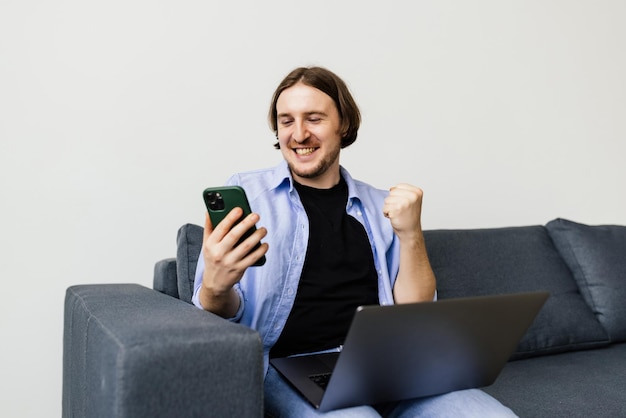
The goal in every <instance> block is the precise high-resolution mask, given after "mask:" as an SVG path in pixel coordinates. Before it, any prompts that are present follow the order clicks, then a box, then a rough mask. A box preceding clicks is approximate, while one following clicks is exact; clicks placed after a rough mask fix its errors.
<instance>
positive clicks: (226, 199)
mask: <svg viewBox="0 0 626 418" xmlns="http://www.w3.org/2000/svg"><path fill="white" fill-rule="evenodd" d="M202 196H203V198H204V204H205V205H206V208H207V210H208V211H209V217H210V218H211V223H212V224H213V227H215V226H217V224H218V223H220V222H221V221H222V220H223V219H224V218H225V217H226V215H228V213H229V212H230V211H231V210H233V209H234V208H237V207H239V208H241V209H243V215H242V216H241V218H239V220H238V221H237V223H239V222H240V221H241V220H242V219H243V218H245V217H246V216H248V215H249V214H250V213H251V212H252V211H251V210H250V204H249V203H248V198H247V197H246V192H245V191H244V190H243V189H242V188H241V187H239V186H224V187H209V188H206V189H204V192H203V193H202ZM254 231H256V227H255V226H254V225H253V226H252V228H250V229H249V230H248V231H246V233H245V234H244V235H243V236H242V237H241V239H240V240H239V242H238V243H237V245H239V243H241V241H243V240H245V239H246V238H248V237H249V236H250V235H252V233H254ZM260 246H261V244H260V243H259V244H258V245H257V246H256V247H255V248H254V249H253V251H254V250H255V249H257V248H259V247H260ZM263 264H265V256H262V257H261V258H259V259H258V260H257V261H256V262H255V263H254V264H253V265H254V266H262V265H263Z"/></svg>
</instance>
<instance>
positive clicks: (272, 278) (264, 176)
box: [192, 161, 400, 370]
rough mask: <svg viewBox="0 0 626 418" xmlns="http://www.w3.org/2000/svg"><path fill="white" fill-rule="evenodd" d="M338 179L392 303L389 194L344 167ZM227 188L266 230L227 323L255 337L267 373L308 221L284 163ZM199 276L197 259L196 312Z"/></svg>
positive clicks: (395, 252) (394, 264)
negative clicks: (238, 191) (241, 196)
mask: <svg viewBox="0 0 626 418" xmlns="http://www.w3.org/2000/svg"><path fill="white" fill-rule="evenodd" d="M341 174H342V176H343V178H344V179H345V180H346V183H347V185H348V203H347V206H346V211H347V213H348V214H349V215H350V216H352V217H354V218H355V219H357V220H358V221H359V222H360V223H361V224H362V225H363V226H364V228H365V231H366V232H367V236H368V237H369V241H370V244H371V246H372V254H373V255H374V263H375V266H376V272H377V273H378V298H379V301H380V304H381V305H390V304H393V303H394V300H393V293H392V289H393V285H394V282H395V279H396V276H397V275H398V270H399V258H400V257H399V242H398V239H397V237H396V235H395V234H394V232H393V229H392V227H391V223H390V222H389V220H388V219H387V218H385V217H384V216H383V212H382V211H383V205H384V199H385V197H386V196H387V195H388V191H385V190H378V189H375V188H374V187H372V186H370V185H368V184H366V183H363V182H361V181H358V180H354V179H352V177H351V176H350V174H349V173H348V172H347V171H346V170H345V169H344V168H343V167H342V168H341ZM227 183H228V185H239V186H241V187H243V189H244V190H245V191H246V195H247V197H248V200H249V202H250V208H251V209H252V211H253V212H256V213H258V214H259V215H260V217H261V220H260V221H259V223H258V224H257V225H258V226H264V227H265V228H267V236H266V237H265V238H264V239H263V241H264V242H267V243H268V244H269V250H268V252H267V254H266V258H267V262H266V263H265V265H264V266H261V267H250V268H248V269H247V270H246V272H245V274H244V276H243V278H242V279H241V281H240V282H239V283H237V284H236V285H235V290H236V291H237V293H238V294H239V297H240V300H241V303H240V305H239V311H238V312H237V314H236V315H235V317H234V318H232V320H233V321H236V322H240V323H241V324H244V325H247V326H249V327H251V328H253V329H255V330H257V331H258V332H259V334H260V335H261V339H262V340H263V354H264V360H265V361H264V365H265V370H267V365H268V359H269V351H270V349H271V348H272V346H273V345H274V343H276V341H277V340H278V337H279V336H280V334H281V332H282V330H283V327H284V326H285V322H286V321H287V317H288V316H289V313H290V311H291V308H292V306H293V303H294V300H295V297H296V291H297V289H298V282H299V280H300V276H301V274H302V267H303V265H304V258H305V255H306V250H307V244H308V240H309V220H308V217H307V214H306V212H305V210H304V207H303V206H302V202H301V201H300V197H299V196H298V193H297V191H296V189H295V188H294V185H293V179H292V177H291V174H290V171H289V168H288V166H287V163H286V162H285V161H283V162H282V163H281V164H280V165H278V166H276V167H274V168H271V169H265V170H258V171H252V172H248V173H242V174H236V175H234V176H233V177H231V178H230V179H229V180H228V182H227ZM203 272H204V259H203V257H200V258H199V260H198V266H197V268H196V276H195V283H194V293H193V299H192V300H193V303H194V304H195V305H196V306H197V307H199V308H202V306H201V305H200V301H199V300H198V290H199V289H200V286H201V284H202V274H203Z"/></svg>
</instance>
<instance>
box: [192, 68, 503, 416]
mask: <svg viewBox="0 0 626 418" xmlns="http://www.w3.org/2000/svg"><path fill="white" fill-rule="evenodd" d="M360 120H361V119H360V113H359V110H358V107H357V105H356V103H355V102H354V99H353V98H352V96H351V94H350V92H349V90H348V88H347V87H346V85H345V83H344V82H343V81H342V80H341V79H340V78H339V77H337V76H336V75H335V74H334V73H332V72H330V71H328V70H326V69H324V68H320V67H308V68H297V69H295V70H293V71H292V72H291V73H290V74H288V75H287V76H286V77H285V78H284V79H283V81H282V82H281V83H280V84H279V86H278V88H277V89H276V91H275V93H274V96H273V99H272V103H271V105H270V112H269V122H270V125H271V127H272V129H273V131H274V132H275V134H276V138H277V140H278V141H277V143H276V145H275V147H276V148H278V149H280V151H281V152H282V155H283V159H284V161H283V162H282V163H281V164H279V165H278V166H277V167H274V168H271V169H265V170H258V171H253V172H248V173H241V174H237V175H234V176H233V177H231V179H230V180H229V182H228V183H229V184H236V185H239V186H242V187H243V188H244V189H245V190H246V193H247V195H248V198H249V200H250V206H251V208H252V210H253V211H254V213H252V214H251V215H249V216H248V217H246V218H244V219H243V220H242V221H241V223H239V224H237V225H236V221H237V220H238V219H239V218H240V217H241V214H242V212H241V209H239V208H236V209H234V210H233V211H232V212H231V213H230V214H229V215H228V216H227V217H226V218H225V219H224V221H222V222H221V223H220V224H219V225H217V226H215V228H214V227H213V225H212V224H211V221H210V219H209V218H208V216H207V217H206V222H205V233H204V244H203V250H202V255H201V257H200V258H199V260H198V267H197V271H196V279H195V286H194V296H193V301H194V304H195V305H196V306H198V307H199V308H202V309H206V310H208V311H211V312H214V313H216V314H218V315H221V316H223V317H225V318H229V319H230V320H232V321H237V322H240V323H242V324H245V325H247V326H249V327H252V328H254V329H256V330H257V331H258V332H259V334H260V336H261V338H262V340H263V346H264V360H265V363H264V367H265V371H266V377H265V413H266V415H268V416H274V417H279V416H280V417H283V416H298V417H309V416H320V415H324V416H329V417H332V416H342V417H344V416H346V417H347V416H355V417H369V416H372V417H380V416H394V417H400V416H402V417H415V416H480V417H488V416H497V417H503V416H512V415H513V414H512V412H511V411H510V410H508V409H507V408H505V407H504V406H502V405H501V404H500V403H499V402H497V401H496V400H495V399H493V398H491V397H489V396H488V395H487V394H485V393H484V392H482V391H480V390H467V391H459V392H454V393H451V394H446V395H441V396H437V397H432V398H427V399H421V400H420V399H417V400H407V401H402V402H394V403H390V404H385V405H374V406H361V407H355V408H349V409H344V410H338V411H332V412H329V413H327V414H321V413H319V412H318V411H316V410H315V409H313V408H312V407H311V406H310V405H309V404H308V402H307V401H305V400H304V398H302V397H300V395H299V394H298V393H296V392H295V391H294V390H293V389H292V388H291V386H290V385H289V384H288V383H287V382H285V381H284V380H283V379H282V378H281V377H280V375H279V374H278V373H277V372H276V370H274V369H273V367H272V366H270V365H269V358H270V357H284V356H289V355H298V354H305V353H313V352H324V351H333V350H337V348H338V347H340V346H341V345H342V344H343V341H344V339H345V336H346V333H347V330H348V327H349V325H350V321H351V319H352V316H353V314H354V311H355V309H356V308H357V307H358V306H360V305H367V304H392V303H408V302H419V301H429V300H433V298H434V297H435V288H436V282H435V276H434V274H433V271H432V269H431V267H430V263H429V261H428V256H427V253H426V247H425V244H424V237H423V234H422V227H421V208H422V196H423V193H422V190H420V189H419V188H417V187H415V186H412V185H409V184H404V183H401V184H398V185H396V186H393V187H391V188H390V190H388V191H385V190H379V189H375V188H374V187H372V186H370V185H368V184H365V183H363V182H360V181H358V180H355V179H353V178H352V177H351V176H350V174H349V173H348V171H347V170H346V169H344V168H343V167H342V166H341V165H340V161H339V160H340V154H341V150H342V149H343V148H345V147H347V146H349V145H350V144H352V143H353V142H354V141H355V140H356V138H357V132H358V129H359V125H360ZM257 223H258V226H259V227H258V229H257V231H256V232H255V233H254V234H253V235H252V236H250V237H249V238H247V239H246V240H245V241H243V242H242V243H241V244H239V245H236V244H237V243H238V242H239V240H240V238H241V237H242V236H243V234H244V233H245V231H246V230H247V229H248V228H250V227H251V226H253V225H255V224H257ZM261 241H262V242H263V243H262V245H261V246H259V247H258V248H257V249H255V250H252V251H251V249H253V248H255V246H256V245H257V244H258V243H259V242H261ZM262 255H266V258H267V262H266V264H265V265H264V266H262V267H256V266H254V267H253V266H252V265H253V264H254V262H255V261H256V260H257V259H258V258H260V257H261V256H262ZM428 414H431V415H428ZM433 414H434V415H433Z"/></svg>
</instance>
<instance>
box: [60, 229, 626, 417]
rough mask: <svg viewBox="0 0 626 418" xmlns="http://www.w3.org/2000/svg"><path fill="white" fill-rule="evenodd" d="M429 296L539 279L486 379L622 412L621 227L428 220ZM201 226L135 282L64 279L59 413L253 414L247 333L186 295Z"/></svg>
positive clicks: (503, 288) (625, 411) (521, 394)
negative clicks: (496, 368) (518, 326)
mask: <svg viewBox="0 0 626 418" xmlns="http://www.w3.org/2000/svg"><path fill="white" fill-rule="evenodd" d="M425 235H426V241H427V246H428V251H429V256H430V260H431V263H432V265H433V269H434V270H435V274H436V276H437V279H438V292H439V298H440V299H446V298H455V297H463V296H475V295H488V294H501V293H515V292H526V291H534V290H546V291H548V292H550V297H549V299H548V301H547V302H546V304H545V305H544V307H543V309H542V310H541V312H540V313H539V315H538V316H537V318H536V320H535V322H534V323H533V325H532V326H531V328H530V329H529V330H528V332H527V333H526V335H525V336H524V337H523V339H522V341H521V342H520V344H519V346H518V348H517V351H516V352H515V354H514V355H513V356H512V358H511V360H510V361H509V362H508V363H507V366H506V367H505V369H504V370H503V372H502V374H501V375H500V376H499V377H498V379H497V380H496V382H495V383H494V384H493V385H491V386H489V387H487V388H484V390H485V391H487V392H488V393H490V394H492V395H493V396H495V397H496V398H497V399H499V400H500V401H501V402H503V403H504V404H505V405H508V406H509V407H511V408H512V409H513V410H514V411H515V412H516V413H517V414H518V415H520V416H521V417H592V416H593V417H617V416H626V227H624V226H607V225H605V226H587V225H582V224H578V223H574V222H570V221H567V220H563V219H557V220H554V221H552V222H550V223H548V224H547V225H545V226H524V227H510V228H493V229H473V230H434V231H426V232H425ZM201 239H202V229H201V228H200V227H199V226H195V225H185V226H183V227H182V228H181V229H180V230H179V232H178V237H177V243H178V250H177V251H178V252H177V257H176V258H172V259H167V260H162V261H160V262H158V263H157V264H156V266H155V276H154V289H155V290H156V291H155V290H152V289H148V288H145V287H142V286H139V285H135V284H109V285H78V286H73V287H70V288H69V289H68V290H67V294H66V299H65V328H64V349H63V416H64V417H174V416H175V417H201V416H211V417H261V416H262V415H263V395H262V394H263V391H262V381H263V371H262V353H261V341H260V339H259V336H258V334H257V333H256V332H254V331H252V330H250V329H248V328H246V327H244V326H241V325H238V324H233V323H230V322H228V321H225V320H223V319H221V318H218V317H216V316H215V315H212V314H210V313H207V312H203V311H200V310H198V309H196V308H195V307H193V306H192V305H190V303H189V302H190V299H191V292H192V285H193V273H194V270H195V264H196V260H197V257H198V254H199V251H200V246H201Z"/></svg>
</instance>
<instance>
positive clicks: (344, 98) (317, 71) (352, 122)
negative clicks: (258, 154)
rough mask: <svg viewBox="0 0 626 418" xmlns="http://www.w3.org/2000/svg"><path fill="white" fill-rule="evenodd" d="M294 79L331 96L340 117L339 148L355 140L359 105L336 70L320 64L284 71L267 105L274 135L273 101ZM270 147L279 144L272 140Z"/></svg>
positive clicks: (274, 113)
mask: <svg viewBox="0 0 626 418" xmlns="http://www.w3.org/2000/svg"><path fill="white" fill-rule="evenodd" d="M297 83H302V84H304V85H306V86H309V87H313V88H316V89H318V90H320V91H322V92H323V93H326V94H327V95H328V96H330V98H331V99H333V102H335V106H336V107H337V111H338V112H339V119H340V121H341V127H340V129H341V131H340V132H341V135H342V136H341V148H345V147H347V146H348V145H350V144H352V143H353V142H354V141H356V136H357V131H358V130H359V125H360V124H361V112H359V108H358V106H357V105H356V102H355V101H354V99H353V98H352V95H351V94H350V91H349V90H348V87H347V86H346V83H344V82H343V80H342V79H341V78H339V77H338V76H337V75H336V74H334V73H333V72H331V71H329V70H327V69H325V68H322V67H300V68H296V69H295V70H293V71H292V72H290V73H289V74H287V76H286V77H285V78H284V79H283V81H281V83H280V84H279V85H278V87H277V88H276V91H275V92H274V96H273V97H272V104H271V105H270V111H269V123H270V127H271V128H272V130H273V131H274V134H276V136H277V137H278V112H277V110H276V102H278V97H279V96H280V94H281V93H282V92H283V91H284V90H286V89H288V88H290V87H293V86H294V85H296V84H297ZM274 147H275V148H276V149H279V148H280V145H279V144H278V142H277V143H276V144H274Z"/></svg>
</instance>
